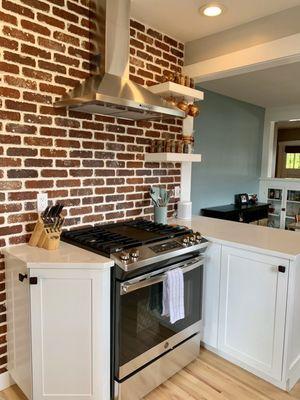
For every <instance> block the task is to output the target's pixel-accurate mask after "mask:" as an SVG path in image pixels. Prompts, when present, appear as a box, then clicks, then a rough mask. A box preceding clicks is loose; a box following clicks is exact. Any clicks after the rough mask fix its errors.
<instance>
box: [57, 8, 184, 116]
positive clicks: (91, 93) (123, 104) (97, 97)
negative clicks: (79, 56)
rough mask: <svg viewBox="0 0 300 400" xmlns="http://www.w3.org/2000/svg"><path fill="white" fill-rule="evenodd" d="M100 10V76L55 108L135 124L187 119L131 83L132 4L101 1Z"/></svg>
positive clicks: (147, 91) (142, 88) (157, 97)
mask: <svg viewBox="0 0 300 400" xmlns="http://www.w3.org/2000/svg"><path fill="white" fill-rule="evenodd" d="M97 6H98V9H97V16H98V17H97V26H98V30H99V34H98V35H97V36H98V38H97V45H98V50H99V52H100V54H101V57H100V62H99V65H98V74H96V75H94V76H91V77H90V78H88V79H86V80H85V81H84V82H83V83H81V84H80V85H79V86H77V87H75V88H74V89H73V90H72V91H70V92H69V93H68V94H67V95H66V96H64V97H63V98H62V99H61V100H59V101H56V102H55V103H54V107H67V108H69V109H72V110H76V111H81V112H85V113H90V114H105V115H112V116H117V117H120V118H128V119H132V120H142V119H160V118H171V117H179V118H184V117H185V114H184V112H182V111H181V110H179V109H178V108H176V107H173V106H171V105H170V104H169V103H167V102H166V101H165V100H163V99H162V98H161V97H159V96H157V95H155V94H153V93H151V92H150V91H149V90H147V89H146V88H144V87H142V86H140V85H138V84H136V83H134V82H133V81H131V80H129V73H128V70H129V22H130V0H98V4H97Z"/></svg>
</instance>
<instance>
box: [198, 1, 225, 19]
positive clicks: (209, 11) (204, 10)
mask: <svg viewBox="0 0 300 400" xmlns="http://www.w3.org/2000/svg"><path fill="white" fill-rule="evenodd" d="M224 11H225V7H224V6H223V5H222V4H219V3H208V4H204V5H203V6H202V7H200V8H199V12H200V14H202V15H204V16H205V17H217V16H219V15H221V14H222V13H223V12H224Z"/></svg>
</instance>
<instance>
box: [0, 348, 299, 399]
mask: <svg viewBox="0 0 300 400" xmlns="http://www.w3.org/2000/svg"><path fill="white" fill-rule="evenodd" d="M2 399H5V400H26V397H25V396H24V395H23V394H22V392H21V391H20V390H19V389H18V387H17V386H12V387H10V388H8V389H6V390H4V391H3V392H0V400H2ZM145 400H300V383H299V384H297V385H296V386H295V388H294V389H293V390H292V392H291V393H286V392H284V391H282V390H280V389H277V388H275V387H274V386H272V385H270V384H269V383H267V382H265V381H263V380H261V379H259V378H257V377H255V376H254V375H252V374H250V373H248V372H246V371H244V370H243V369H241V368H239V367H236V366H235V365H233V364H231V363H229V362H227V361H225V360H223V359H222V358H220V357H218V356H216V355H214V354H213V353H211V352H209V351H207V350H204V349H201V356H200V358H198V359H197V360H195V361H194V362H192V363H191V364H190V365H188V366H187V367H186V368H184V369H183V370H182V371H181V372H179V373H178V374H177V375H175V376H173V377H172V378H171V379H170V380H168V381H167V382H165V383H163V384H162V385H161V386H160V387H158V388H157V389H156V390H154V391H153V392H152V393H150V394H149V395H148V396H147V397H146V398H145Z"/></svg>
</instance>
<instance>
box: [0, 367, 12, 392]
mask: <svg viewBox="0 0 300 400" xmlns="http://www.w3.org/2000/svg"><path fill="white" fill-rule="evenodd" d="M14 384H15V382H14V381H13V379H12V378H11V376H10V374H9V372H7V371H6V372H4V373H3V374H1V375H0V391H1V390H5V389H7V388H8V387H9V386H12V385H14Z"/></svg>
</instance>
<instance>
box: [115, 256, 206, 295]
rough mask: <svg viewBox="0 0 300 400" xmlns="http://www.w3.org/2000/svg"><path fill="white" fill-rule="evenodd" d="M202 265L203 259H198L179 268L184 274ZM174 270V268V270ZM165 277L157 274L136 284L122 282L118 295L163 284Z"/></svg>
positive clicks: (165, 275)
mask: <svg viewBox="0 0 300 400" xmlns="http://www.w3.org/2000/svg"><path fill="white" fill-rule="evenodd" d="M203 264H204V257H201V258H200V259H199V258H198V259H197V261H196V262H190V263H186V264H184V266H183V267H182V268H181V270H182V272H183V273H184V274H185V273H186V272H190V271H193V270H194V269H196V268H198V267H200V266H201V265H203ZM174 269H175V268H174ZM166 277H167V274H166V273H164V274H159V275H156V276H153V277H149V278H146V279H143V280H140V281H138V282H133V283H129V282H124V283H122V284H121V287H120V294H121V296H122V295H124V294H127V293H130V292H134V291H135V290H138V289H141V288H144V287H147V286H152V285H155V284H157V283H160V282H163V281H164V280H165V279H166Z"/></svg>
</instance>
